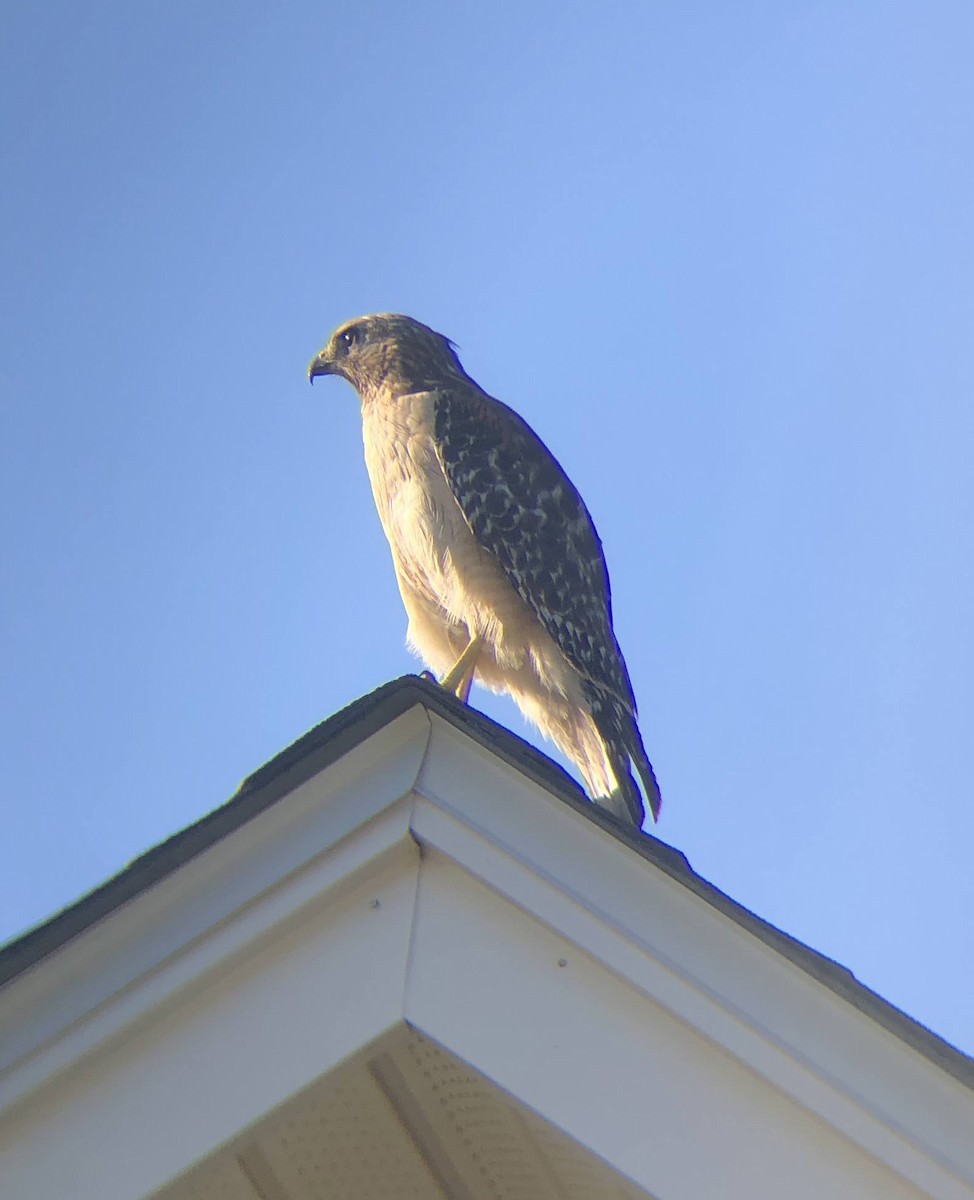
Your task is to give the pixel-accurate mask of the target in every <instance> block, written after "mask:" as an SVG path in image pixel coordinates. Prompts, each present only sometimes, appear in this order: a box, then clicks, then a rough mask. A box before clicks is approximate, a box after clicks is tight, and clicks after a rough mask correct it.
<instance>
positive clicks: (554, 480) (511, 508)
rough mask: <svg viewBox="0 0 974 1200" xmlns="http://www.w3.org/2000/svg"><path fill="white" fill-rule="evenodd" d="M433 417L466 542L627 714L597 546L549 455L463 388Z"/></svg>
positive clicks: (526, 429)
mask: <svg viewBox="0 0 974 1200" xmlns="http://www.w3.org/2000/svg"><path fill="white" fill-rule="evenodd" d="M435 414H436V420H435V430H434V438H435V445H436V453H437V456H438V457H439V460H440V464H441V465H442V467H443V471H444V473H445V474H446V477H447V480H448V482H449V484H450V488H451V490H452V492H453V495H454V496H455V497H456V500H457V503H458V504H459V506H460V509H461V511H462V513H463V515H464V517H465V519H466V521H467V524H468V525H469V526H470V528H471V530H472V531H473V534H474V537H476V539H477V541H478V542H479V543H480V545H481V546H483V547H484V549H486V550H487V551H489V552H490V553H491V554H492V555H494V557H495V558H496V559H497V560H498V562H499V563H500V565H501V566H502V567H503V569H504V571H505V573H506V575H507V577H508V579H509V580H510V581H511V584H512V585H513V586H514V588H515V589H516V591H517V593H518V595H519V596H520V597H521V599H522V600H524V602H525V603H526V604H527V605H528V607H529V608H530V609H531V610H532V611H533V612H534V613H535V615H536V616H537V618H538V620H539V621H540V622H541V624H542V625H543V626H544V628H545V629H546V630H547V632H548V633H549V634H550V635H551V637H552V639H553V640H554V642H555V644H556V645H557V646H558V647H559V649H560V650H561V651H562V653H563V654H564V655H565V657H566V658H567V659H568V661H569V662H570V663H571V664H572V666H573V667H575V669H576V670H577V671H579V672H580V673H581V675H582V676H583V678H584V679H587V680H590V681H591V682H592V683H593V684H595V685H596V686H597V687H598V688H600V689H604V690H607V691H609V692H611V693H613V694H614V695H615V696H616V697H617V698H618V699H619V700H620V701H622V702H624V703H627V704H628V705H629V706H630V708H631V709H632V711H633V712H634V711H635V701H634V699H633V693H632V687H631V685H630V683H629V676H628V674H627V672H626V666H625V662H624V661H623V658H622V654H621V652H620V650H619V647H618V643H617V642H616V640H615V636H614V634H613V632H612V606H611V598H610V594H609V576H608V572H607V571H606V566H605V558H604V556H603V553H602V543H601V542H600V541H599V537H598V534H597V533H596V531H595V526H594V525H593V523H592V518H591V517H590V516H589V513H588V509H587V508H586V507H585V504H584V502H583V500H582V498H581V496H580V495H579V494H578V492H577V491H576V490H575V487H574V486H573V484H572V482H571V480H570V479H569V478H568V476H567V475H566V474H565V472H564V471H563V470H562V468H561V466H560V465H559V463H558V461H557V459H556V458H555V456H554V455H553V454H552V453H551V451H550V450H549V449H548V447H547V446H546V445H545V444H544V442H542V441H541V439H540V438H539V437H538V435H537V434H536V433H535V432H534V430H533V429H531V427H530V426H529V425H528V424H527V422H525V421H524V420H522V419H521V417H519V416H518V415H517V413H515V412H514V411H513V410H512V409H510V408H508V407H507V406H506V405H504V404H502V403H501V402H500V401H499V400H494V399H493V398H492V397H488V396H486V395H483V394H480V393H477V392H474V391H473V390H472V389H469V390H468V389H460V388H456V389H450V390H441V391H438V392H437V393H436V402H435Z"/></svg>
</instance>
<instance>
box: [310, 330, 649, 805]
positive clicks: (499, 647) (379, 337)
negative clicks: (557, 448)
mask: <svg viewBox="0 0 974 1200" xmlns="http://www.w3.org/2000/svg"><path fill="white" fill-rule="evenodd" d="M319 375H340V376H341V377H342V378H343V379H346V380H347V381H348V382H349V383H350V384H351V385H352V386H353V387H354V388H355V390H356V391H357V392H358V394H359V397H360V398H361V401H362V426H363V435H364V440H365V461H366V465H367V466H368V471H369V478H370V480H371V483H372V494H373V496H374V497H375V505H376V508H377V509H378V511H379V518H380V520H381V522H382V527H383V529H384V530H385V534H386V537H387V538H388V540H389V545H390V547H391V549H392V560H393V564H394V566H395V571H396V579H397V580H398V583H399V591H400V593H401V594H402V600H403V604H404V605H405V608H406V613H407V614H408V618H409V626H408V634H407V637H408V641H409V643H410V645H411V646H412V647H413V649H414V650H416V652H417V653H418V654H419V655H420V657H422V658H423V659H424V660H425V662H426V663H427V665H428V666H429V667H430V669H431V670H432V671H434V672H436V673H437V674H439V675H440V676H441V679H440V682H441V683H442V685H443V686H444V687H445V688H447V689H449V690H450V691H452V692H454V693H455V694H456V695H457V696H458V697H459V698H460V699H462V700H466V699H467V696H468V694H469V690H470V684H471V682H472V680H473V679H476V680H477V682H478V683H481V684H483V685H484V686H486V687H488V688H490V689H492V690H493V691H496V692H507V693H508V694H509V695H510V696H511V697H512V698H513V699H514V701H515V702H516V703H517V705H518V707H519V708H520V709H521V711H522V712H523V713H524V715H525V716H526V717H527V718H528V719H529V720H530V721H532V722H534V724H535V725H537V726H538V728H539V729H540V730H541V732H542V733H543V734H544V735H545V736H546V737H548V738H550V739H551V740H552V741H553V742H554V743H555V745H556V746H558V748H559V749H560V750H561V751H562V752H563V753H564V754H565V755H566V757H567V758H568V759H569V760H571V761H572V762H573V763H574V764H575V765H576V766H577V768H578V770H579V772H580V773H581V776H582V778H583V779H584V781H585V785H586V787H587V789H588V793H589V795H590V796H591V798H592V799H593V800H595V801H596V802H597V803H598V804H600V805H603V806H604V807H605V808H607V809H608V810H609V811H610V812H612V813H613V814H614V815H615V816H616V817H618V818H620V819H621V820H623V821H627V822H631V823H632V824H633V825H635V826H636V827H637V828H639V827H641V826H642V823H643V820H644V818H645V810H644V808H643V801H642V796H641V794H640V790H639V787H638V786H637V784H636V782H635V780H634V779H633V776H632V772H631V765H633V766H635V769H636V772H637V773H638V775H639V777H640V778H641V780H642V784H643V788H644V790H645V794H646V799H647V801H648V802H649V807H650V810H651V811H652V814H653V818H654V819H655V818H656V817H657V816H658V815H659V808H660V792H659V787H658V786H657V783H656V777H655V775H654V774H653V768H652V766H651V765H650V762H649V759H648V758H647V757H646V751H645V749H644V748H643V741H642V737H641V736H640V733H639V727H638V725H637V724H636V702H635V698H634V696H633V691H632V685H631V684H630V682H629V672H628V671H627V669H626V664H625V660H624V659H623V657H622V651H621V650H620V649H619V643H618V642H617V641H616V638H615V634H614V633H613V630H612V603H611V598H610V594H609V576H608V572H607V571H606V566H605V558H604V556H603V553H602V543H601V542H600V540H599V536H598V534H597V533H596V531H595V526H594V524H593V523H592V518H591V517H590V516H589V513H588V509H587V508H586V507H585V504H584V502H583V501H582V498H581V496H580V495H579V494H578V492H577V491H576V489H575V487H574V486H573V484H572V482H571V480H570V479H569V478H568V476H567V475H566V474H565V472H564V471H563V470H562V468H561V466H560V465H559V463H558V461H557V460H556V459H555V457H554V455H553V454H552V453H551V451H550V450H549V449H548V447H547V446H546V445H545V444H544V442H542V440H541V439H540V438H539V437H538V435H537V434H536V433H535V432H534V430H533V429H531V427H530V426H529V425H528V424H527V422H526V421H524V420H523V419H522V418H521V417H519V416H518V414H517V413H516V412H514V411H513V410H512V409H510V408H508V407H507V405H505V404H502V403H501V402H500V401H499V400H495V399H494V398H493V397H492V396H489V395H488V394H487V393H486V392H485V391H484V390H483V388H481V387H480V386H479V385H478V384H476V383H475V382H474V381H473V380H472V379H471V378H470V376H469V375H468V374H467V373H466V371H464V369H463V367H462V366H461V365H460V360H459V358H458V357H457V354H456V350H455V349H454V346H453V343H452V342H451V341H450V340H449V339H448V338H445V337H444V336H443V335H442V334H439V333H436V332H434V330H432V329H430V328H428V327H427V326H426V325H422V324H421V323H420V322H419V321H414V320H413V319H412V318H411V317H405V316H401V315H399V314H396V313H378V314H374V315H372V316H366V317H358V318H357V319H356V320H354V321H348V322H346V323H345V324H344V325H341V326H339V327H338V329H336V330H335V332H334V333H333V334H332V336H331V338H330V339H329V341H328V344H327V345H326V346H325V347H324V349H323V350H322V351H321V352H320V353H319V354H317V355H316V356H315V357H314V358H313V359H312V360H311V363H310V365H309V367H308V377H309V379H310V380H311V381H312V382H314V380H315V378H316V377H317V376H319Z"/></svg>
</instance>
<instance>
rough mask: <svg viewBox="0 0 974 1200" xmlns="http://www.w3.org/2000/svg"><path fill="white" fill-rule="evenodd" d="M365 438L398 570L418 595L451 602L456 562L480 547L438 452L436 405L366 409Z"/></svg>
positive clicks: (410, 401) (423, 398) (428, 399)
mask: <svg viewBox="0 0 974 1200" xmlns="http://www.w3.org/2000/svg"><path fill="white" fill-rule="evenodd" d="M362 418H363V421H362V432H363V438H364V442H365V462H366V465H367V466H368V470H369V479H370V480H371V483H372V495H373V496H374V498H375V506H376V509H377V510H378V513H379V519H380V521H381V522H382V527H383V529H384V530H385V533H386V537H387V538H388V539H389V545H390V547H391V549H392V554H393V558H394V559H395V562H396V567H397V570H398V571H399V573H400V575H401V576H405V578H406V579H407V580H408V581H409V582H410V583H411V584H412V585H413V586H414V587H416V588H417V589H419V590H421V591H423V592H428V593H429V594H430V596H431V598H432V597H434V596H436V597H439V598H440V599H443V598H445V597H444V593H445V592H448V591H449V590H450V589H451V584H452V583H453V582H454V581H453V579H452V576H453V574H454V571H453V556H454V555H455V554H456V553H457V551H458V550H459V551H460V552H461V553H463V550H464V548H467V549H468V550H469V551H470V552H473V551H474V550H475V549H476V544H475V542H474V538H473V535H472V533H471V532H470V529H469V526H468V525H467V524H466V522H465V521H464V519H463V514H462V513H461V512H460V509H459V507H458V506H457V503H456V501H455V500H454V498H453V493H452V492H451V490H450V486H449V484H448V483H447V480H446V477H445V475H444V474H443V469H442V467H441V466H440V463H439V460H438V459H437V457H436V451H435V449H434V446H433V436H432V431H433V397H432V396H431V395H430V394H429V393H426V392H420V393H417V394H416V395H412V396H403V397H400V398H399V399H398V400H397V401H395V402H394V403H389V402H388V401H387V402H385V403H368V402H366V403H364V404H363V406H362Z"/></svg>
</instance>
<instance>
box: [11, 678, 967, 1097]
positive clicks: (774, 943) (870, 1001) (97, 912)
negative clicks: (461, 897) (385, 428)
mask: <svg viewBox="0 0 974 1200" xmlns="http://www.w3.org/2000/svg"><path fill="white" fill-rule="evenodd" d="M417 705H419V706H422V707H424V708H426V709H427V710H428V711H430V712H431V713H435V714H436V715H438V716H440V717H441V718H443V719H444V720H445V721H447V722H449V723H450V724H451V725H452V726H454V727H455V728H456V729H458V730H459V731H461V732H462V733H465V734H467V735H468V736H470V737H471V738H473V739H474V740H475V741H476V742H478V743H479V744H480V745H482V746H484V747H485V748H486V749H488V750H490V751H491V752H492V753H494V754H496V755H497V756H498V757H499V758H501V759H502V760H504V761H505V762H507V763H509V764H510V765H511V766H513V767H515V768H516V769H517V770H518V771H520V772H522V773H523V774H525V775H526V776H528V777H529V778H531V779H532V780H533V781H534V782H536V783H538V784H540V785H541V786H542V787H543V788H545V790H546V791H548V792H549V793H550V794H551V795H553V796H555V797H556V798H557V799H558V800H560V801H561V802H563V803H564V804H566V805H568V806H570V807H571V808H573V809H574V810H576V811H577V812H579V813H581V814H582V815H584V816H585V817H586V818H587V819H588V820H589V821H591V822H592V823H593V824H595V825H598V826H600V827H601V828H602V829H603V830H606V831H608V832H610V833H611V834H612V835H613V836H614V837H615V838H616V839H618V840H619V841H620V842H622V843H624V844H626V845H627V846H628V847H629V848H630V849H631V850H632V851H633V852H634V853H636V854H638V855H640V856H641V857H643V858H644V859H647V860H648V861H650V862H652V863H653V864H654V865H655V866H656V867H658V868H659V869H660V870H661V871H663V872H665V873H666V875H668V876H669V877H670V878H671V879H673V880H674V881H676V882H677V883H679V884H680V885H682V886H683V887H685V888H687V889H689V890H690V891H691V892H693V893H694V894H695V895H697V896H698V897H700V898H701V899H702V900H704V901H705V902H706V903H708V904H710V905H712V906H713V907H714V908H716V909H717V910H719V911H720V912H721V913H723V914H724V915H725V916H727V917H728V918H730V919H731V920H733V921H734V922H735V923H736V924H738V925H739V926H741V927H742V928H743V929H745V930H746V931H747V932H748V933H750V934H752V935H753V936H754V937H756V938H758V939H759V940H760V941H762V942H763V943H765V944H766V945H767V946H769V947H771V948H772V949H773V950H774V951H776V952H777V953H779V954H781V955H782V956H784V957H785V958H787V959H788V960H790V961H791V962H792V963H794V964H795V965H796V966H798V967H799V968H801V970H803V971H805V972H806V973H807V974H809V975H810V976H812V977H813V978H814V979H816V980H818V981H819V982H820V983H822V984H823V985H825V986H826V987H827V988H829V989H830V990H831V991H832V992H834V993H835V994H836V995H838V996H840V997H841V998H842V999H844V1000H845V1001H847V1002H848V1003H849V1004H851V1005H853V1006H854V1007H855V1008H856V1009H858V1010H859V1011H860V1012H862V1013H864V1014H865V1015H867V1016H868V1017H870V1018H871V1019H872V1020H874V1021H875V1022H877V1024H879V1025H880V1026H882V1027H883V1028H884V1029H886V1030H887V1031H888V1032H890V1033H892V1034H893V1035H895V1036H896V1037H897V1038H899V1039H900V1040H901V1041H903V1042H904V1043H906V1044H907V1045H909V1046H910V1047H912V1048H913V1049H914V1050H915V1051H917V1052H918V1053H919V1054H921V1055H922V1056H923V1057H924V1058H926V1059H928V1060H929V1061H931V1062H932V1063H934V1064H935V1065H937V1066H939V1067H940V1068H942V1069H943V1070H944V1071H946V1072H947V1073H948V1074H950V1075H951V1076H953V1077H954V1078H955V1079H956V1080H958V1081H959V1082H960V1083H962V1084H964V1085H965V1086H967V1087H969V1088H972V1089H974V1059H972V1058H970V1057H968V1056H967V1055H966V1054H963V1053H962V1052H961V1051H959V1050H958V1049H956V1048H955V1047H954V1046H952V1045H950V1043H948V1042H946V1041H945V1040H944V1039H943V1038H941V1037H939V1036H938V1035H937V1034H935V1033H933V1032H932V1031H931V1030H929V1029H927V1028H926V1027H925V1026H923V1025H921V1024H920V1023H919V1022H918V1021H915V1020H914V1019H913V1018H911V1017H909V1016H908V1015H907V1014H906V1013H904V1012H902V1011H901V1010H900V1009H898V1008H896V1007H895V1006H894V1005H892V1004H890V1003H889V1002H888V1001H887V1000H884V999H883V998H882V997H881V996H879V995H878V994H877V993H876V992H874V991H872V990H871V989H869V988H868V987H866V986H865V985H864V984H862V983H860V982H859V981H858V980H857V979H856V977H855V976H854V975H853V973H852V972H851V971H850V970H848V969H847V968H845V967H843V966H841V965H839V964H838V963H835V962H833V961H832V960H831V959H829V958H826V957H825V956H824V955H822V954H819V953H818V952H817V951H815V950H813V949H811V948H810V947H808V946H806V945H804V944H803V943H802V942H800V941H798V940H797V939H795V938H792V937H789V936H788V935H787V934H785V933H783V932H782V931H781V930H779V929H777V928H775V927H774V926H773V925H771V924H769V923H768V922H767V921H764V920H762V919H761V918H760V917H758V916H756V915H755V914H754V913H752V912H750V911H749V910H748V909H747V908H745V907H744V906H743V905H741V904H738V903H737V902H736V901H734V900H733V899H731V898H730V897H729V896H727V895H726V894H725V893H724V892H722V891H720V889H719V888H716V887H715V886H714V885H713V884H711V883H709V882H708V881H707V880H705V879H703V878H702V877H701V876H700V875H698V874H697V873H696V872H695V871H694V870H693V869H692V868H691V866H690V864H689V863H688V862H687V859H686V858H685V856H684V855H683V854H681V853H680V852H679V851H677V850H675V849H673V848H672V847H670V846H668V845H666V844H665V843H664V842H661V841H660V840H659V839H658V838H656V837H654V836H652V835H651V834H647V833H643V832H638V831H635V830H632V829H631V828H630V827H627V826H624V825H622V824H621V823H619V822H617V821H616V820H615V819H614V818H613V817H612V816H611V815H610V814H609V813H607V812H606V811H604V810H603V809H601V808H599V807H598V806H596V805H593V804H591V803H590V802H589V801H588V800H587V798H586V797H585V795H584V793H583V792H582V791H581V789H580V788H579V787H578V785H577V784H576V783H575V782H574V780H573V779H572V778H571V777H570V776H569V775H568V774H567V773H566V772H565V771H563V770H562V769H561V768H560V767H559V766H557V765H556V764H555V763H554V762H552V761H551V760H550V759H549V758H548V757H547V756H546V755H544V754H542V753H541V752H540V751H539V750H537V749H536V748H535V747H533V746H531V745H529V744H528V743H527V742H525V741H524V740H523V739H521V738H519V737H517V736H516V735H515V734H513V733H511V732H510V731H509V730H506V729H504V728H503V727H502V726H500V725H498V724H497V723H496V722H494V721H492V720H490V719H489V718H488V717H485V716H484V715H483V714H481V713H479V712H477V711H476V710H474V709H472V708H470V707H469V706H467V705H464V704H462V703H460V702H459V701H457V700H456V699H455V698H454V697H453V696H451V695H448V694H447V693H445V692H444V691H443V690H442V689H441V688H439V687H438V686H437V685H436V684H434V683H430V682H428V681H427V680H425V679H421V678H419V677H417V676H412V675H409V676H403V677H402V678H400V679H396V680H394V681H392V682H390V683H387V684H385V685H383V686H382V687H380V688H378V689H376V690H375V691H374V692H372V693H370V694H369V695H366V696H363V697H362V698H361V699H359V700H356V701H355V702H354V703H352V704H350V705H349V706H348V707H347V708H344V709H342V710H341V711H340V712H338V713H336V714H335V715H334V716H332V717H330V718H328V719H327V720H325V721H323V722H321V724H319V725H317V726H315V727H314V728H313V729H312V730H310V731H309V732H308V733H306V734H305V735H304V736H303V737H301V738H299V739H298V740H297V741H296V742H294V743H293V744H292V745H291V746H289V747H288V748H287V749H285V750H283V751H281V753H280V754H278V755H276V756H275V757H274V758H272V759H271V760H270V761H269V762H268V763H266V764H265V765H264V766H262V767H260V768H259V769H258V770H257V771H255V772H254V773H253V774H252V775H250V776H249V777H248V778H247V779H246V780H244V782H243V783H242V784H241V786H240V788H239V789H238V791H237V792H236V794H235V795H234V796H232V797H231V799H230V800H228V801H227V802H226V803H225V804H224V805H222V806H221V807H219V808H217V809H215V810H214V811H212V812H211V813H208V814H207V815H206V816H205V817H203V818H202V819H201V820H199V821H197V822H195V823H194V824H193V825H190V826H188V827H187V828H185V829H183V830H181V831H180V832H179V833H177V834H174V835H173V836H172V837H171V838H169V839H167V840H166V841H165V842H162V843H160V844H159V845H158V846H155V847H153V848H152V849H151V850H149V851H147V852H146V853H145V854H143V855H141V856H140V857H139V858H137V859H135V860H134V861H133V862H132V863H130V864H129V865H128V866H127V867H125V868H124V870H122V871H121V872H119V874H117V875H115V876H114V877H113V878H111V879H109V880H108V881H107V882H105V883H104V884H102V885H101V886H100V887H98V888H96V889H94V890H93V891H91V892H89V893H88V894H87V895H85V896H83V897H82V898H81V899H80V900H78V901H77V902H76V903H75V904H72V905H70V906H69V907H68V908H65V909H63V910H62V911H61V912H59V913H57V914H56V915H55V916H54V917H52V918H50V919H49V920H48V921H45V922H43V923H42V924H40V925H38V926H36V927H35V928H33V929H31V930H29V931H28V932H27V933H25V934H23V935H22V936H21V937H19V938H16V939H15V940H13V941H11V942H9V943H8V944H7V945H6V946H4V947H2V948H0V987H2V986H3V985H4V984H6V983H8V982H9V981H11V980H13V979H14V978H15V977H16V976H18V975H20V974H21V973H22V972H24V971H27V970H28V969H29V968H31V967H32V966H34V965H35V964H37V963H39V962H40V961H41V960H43V959H44V958H45V957H47V956H48V955H50V954H52V953H54V952H55V951H56V950H58V949H60V948H61V947H62V946H64V945H65V944H66V943H67V942H69V941H70V940H71V939H73V938H75V937H77V936H79V935H80V934H82V933H83V932H84V931H85V930H87V929H89V928H90V927H91V926H93V925H95V924H96V923H97V922H99V921H101V920H102V919H103V918H105V917H106V916H108V915H109V914H110V913H112V912H114V911H115V910H116V909H118V908H119V907H120V906H122V905H123V904H125V903H126V902H128V901H129V900H131V899H133V898H134V897H136V896H137V895H139V894H140V893H141V892H144V891H146V890H147V889H148V888H151V887H152V886H153V885H154V884H156V883H157V882H159V881H160V880H162V879H164V878H165V877H166V876H168V875H169V874H170V873H172V872H173V871H175V870H176V869H177V868H179V867H181V866H183V865H184V864H186V863H187V862H189V861H190V860H191V859H192V858H194V857H195V856H197V855H199V854H201V853H202V852H203V851H205V850H207V849H208V848H210V847H211V846H213V845H214V844H215V843H216V842H218V841H219V840H220V839H222V838H225V837H227V836H228V835H229V834H231V833H232V832H233V831H234V830H236V829H238V828H240V827H241V826H243V825H245V824H246V823H247V822H249V821H251V820H252V819H253V818H254V817H255V816H257V815H258V814H259V813H261V812H263V811H265V810H266V809H268V808H269V807H271V806H272V805H274V804H275V803H276V802H277V801H278V800H279V799H281V797H283V796H285V795H286V794H288V793H289V792H292V791H293V790H294V789H295V788H296V787H298V786H300V785H301V784H302V783H304V782H306V781H307V780H309V779H311V778H312V777H313V776H315V775H316V774H317V773H318V772H320V771H321V770H323V769H324V768H325V767H327V766H329V765H330V764H331V763H334V762H336V761H337V760H338V759H339V758H341V757H342V756H343V755H345V754H346V753H348V752H349V751H350V750H352V749H354V748H355V747H356V746H358V745H359V744H361V743H362V742H364V741H365V740H366V739H368V738H369V737H370V736H372V735H373V734H375V733H376V732H378V731H379V730H380V729H382V728H384V727H385V726H386V725H388V724H390V723H391V722H392V721H394V720H395V719H396V718H397V717H399V716H401V715H402V714H403V713H405V712H407V711H408V710H409V709H411V708H413V707H415V706H417Z"/></svg>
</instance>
